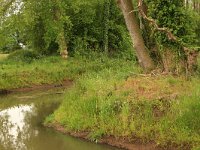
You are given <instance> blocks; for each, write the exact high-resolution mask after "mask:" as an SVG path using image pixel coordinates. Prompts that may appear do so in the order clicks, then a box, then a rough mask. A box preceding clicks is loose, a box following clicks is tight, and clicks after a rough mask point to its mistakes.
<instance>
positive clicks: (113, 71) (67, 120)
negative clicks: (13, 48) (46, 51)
mask: <svg viewBox="0 0 200 150" xmlns="http://www.w3.org/2000/svg"><path fill="white" fill-rule="evenodd" d="M0 66H1V67H0V89H13V88H20V87H29V86H33V85H42V84H52V83H62V81H63V80H65V79H74V80H75V81H74V83H75V84H74V86H73V87H72V88H71V89H70V90H69V91H68V92H67V93H66V95H65V99H64V100H63V103H62V104H61V105H60V107H59V108H58V109H57V110H56V111H55V112H54V114H52V115H50V116H49V117H47V119H46V121H45V124H47V125H60V126H62V127H64V129H65V131H67V132H78V133H81V132H84V133H88V134H87V138H89V139H90V140H92V141H99V140H100V139H101V138H104V137H108V136H112V137H114V138H116V139H117V138H119V137H120V138H123V139H125V140H126V141H127V142H130V143H141V144H146V143H153V144H155V145H157V146H160V147H162V148H164V147H167V148H176V149H192V148H193V149H198V148H199V147H200V125H199V124H200V119H199V116H200V98H199V97H200V79H199V77H198V76H196V77H192V78H191V79H190V80H187V81H186V80H185V77H173V76H156V75H153V76H151V75H143V74H140V73H141V71H140V69H139V68H138V67H137V65H136V64H135V63H134V62H133V61H128V60H124V59H117V58H116V59H114V58H107V57H104V56H98V57H97V56H93V57H91V58H69V59H68V60H67V61H66V60H63V59H61V58H60V57H59V56H58V57H56V56H53V57H48V58H41V59H38V60H33V61H30V62H29V63H27V62H23V61H19V62H16V61H13V60H11V59H8V60H3V61H0Z"/></svg>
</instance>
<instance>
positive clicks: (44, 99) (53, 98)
mask: <svg viewBox="0 0 200 150" xmlns="http://www.w3.org/2000/svg"><path fill="white" fill-rule="evenodd" d="M60 92H61V93H62V92H64V91H61V89H59V90H58V89H57V90H53V91H52V90H51V91H37V92H29V93H25V94H22V93H21V94H19V93H18V94H11V95H7V96H0V150H116V148H113V147H109V146H106V145H98V144H93V143H90V142H85V141H83V140H80V139H76V138H73V137H71V136H66V135H63V134H61V133H59V132H56V131H54V130H53V129H49V128H45V127H43V126H42V122H43V120H44V118H45V117H46V116H47V115H48V114H50V113H52V112H53V111H54V110H55V109H56V108H57V107H58V105H59V103H60V102H61V101H62V99H63V97H64V95H63V94H61V93H60Z"/></svg>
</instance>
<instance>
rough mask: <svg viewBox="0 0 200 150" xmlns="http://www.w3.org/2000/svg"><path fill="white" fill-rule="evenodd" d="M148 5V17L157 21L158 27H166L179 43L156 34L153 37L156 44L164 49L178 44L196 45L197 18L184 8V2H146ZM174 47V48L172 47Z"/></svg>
mask: <svg viewBox="0 0 200 150" xmlns="http://www.w3.org/2000/svg"><path fill="white" fill-rule="evenodd" d="M146 2H147V5H148V8H149V9H148V16H151V17H152V18H153V19H155V20H156V21H157V24H158V26H159V27H167V28H169V29H170V30H171V31H172V33H173V34H174V35H175V36H177V37H178V38H179V43H174V42H172V41H170V40H169V39H168V37H167V35H166V34H165V33H162V32H159V31H158V32H156V33H155V37H156V40H157V42H158V44H161V45H163V46H164V47H172V48H171V49H173V47H176V48H175V49H179V44H180V43H181V44H184V45H186V46H189V47H192V46H194V45H195V44H196V45H197V42H198V40H199V39H198V38H197V34H196V33H197V32H195V30H196V29H197V27H198V26H197V23H196V20H197V18H196V17H194V16H195V12H194V11H190V12H189V11H188V10H187V9H186V8H185V7H184V2H183V1H180V0H173V1H171V0H155V1H149V0H146ZM173 45H174V46H173Z"/></svg>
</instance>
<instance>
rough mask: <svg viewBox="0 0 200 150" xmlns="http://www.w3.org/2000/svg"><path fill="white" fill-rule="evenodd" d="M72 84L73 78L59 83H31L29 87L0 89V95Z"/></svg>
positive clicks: (63, 86)
mask: <svg viewBox="0 0 200 150" xmlns="http://www.w3.org/2000/svg"><path fill="white" fill-rule="evenodd" d="M72 84H73V80H69V79H68V80H64V81H63V82H62V83H59V84H42V85H32V86H31V87H22V88H16V89H0V95H4V94H10V93H17V92H30V91H35V90H50V89H53V88H65V87H69V86H71V85H72Z"/></svg>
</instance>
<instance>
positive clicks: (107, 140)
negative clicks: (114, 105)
mask: <svg viewBox="0 0 200 150" xmlns="http://www.w3.org/2000/svg"><path fill="white" fill-rule="evenodd" d="M46 127H49V128H54V129H55V130H57V131H59V132H62V133H64V134H67V135H71V136H73V137H76V138H81V139H84V140H87V141H90V142H91V140H90V139H89V136H88V135H89V132H70V131H66V130H65V128H64V127H62V126H60V125H58V124H54V125H46ZM97 143H99V144H107V145H110V146H114V147H117V148H120V149H126V150H161V149H160V148H158V147H157V146H156V144H154V143H148V144H141V143H139V142H138V143H137V142H135V143H132V142H131V141H130V140H129V139H128V138H125V137H119V138H116V137H113V136H107V137H103V138H102V139H100V140H98V142H97Z"/></svg>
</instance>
